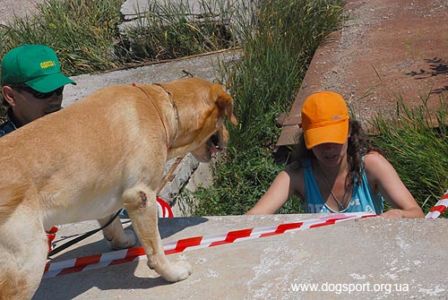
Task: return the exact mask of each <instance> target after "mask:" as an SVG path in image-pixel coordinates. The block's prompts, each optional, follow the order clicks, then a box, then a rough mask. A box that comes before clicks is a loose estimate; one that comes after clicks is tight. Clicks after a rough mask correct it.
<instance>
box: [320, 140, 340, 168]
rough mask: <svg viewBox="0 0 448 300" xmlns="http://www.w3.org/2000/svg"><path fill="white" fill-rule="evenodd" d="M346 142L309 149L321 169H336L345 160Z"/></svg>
mask: <svg viewBox="0 0 448 300" xmlns="http://www.w3.org/2000/svg"><path fill="white" fill-rule="evenodd" d="M347 148H348V142H345V144H336V143H325V144H320V145H317V146H315V147H313V148H312V149H311V151H313V153H314V156H315V157H316V158H317V160H318V161H319V164H320V165H321V166H323V167H337V166H339V165H340V164H341V162H342V161H343V160H344V159H346V158H347Z"/></svg>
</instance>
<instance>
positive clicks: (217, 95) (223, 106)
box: [212, 84, 238, 126]
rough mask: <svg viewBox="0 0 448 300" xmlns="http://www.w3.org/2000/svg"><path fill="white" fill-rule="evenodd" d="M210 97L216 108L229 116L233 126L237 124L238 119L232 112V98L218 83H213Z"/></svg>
mask: <svg viewBox="0 0 448 300" xmlns="http://www.w3.org/2000/svg"><path fill="white" fill-rule="evenodd" d="M212 97H213V98H212V99H214V100H215V103H216V105H217V106H218V108H219V109H220V110H222V111H223V112H224V113H225V115H226V116H227V118H229V121H230V123H232V124H233V125H234V126H236V125H238V120H237V119H236V117H235V115H234V114H233V98H232V97H231V96H230V95H229V94H227V93H226V92H225V91H224V89H223V88H222V86H221V85H220V84H213V86H212Z"/></svg>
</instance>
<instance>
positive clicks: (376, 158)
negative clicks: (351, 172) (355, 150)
mask: <svg viewBox="0 0 448 300" xmlns="http://www.w3.org/2000/svg"><path fill="white" fill-rule="evenodd" d="M364 163H365V168H366V173H367V177H368V178H369V183H370V184H371V187H372V188H374V189H376V191H378V190H379V191H380V193H381V194H382V195H383V196H384V197H385V199H386V200H388V201H389V202H390V203H391V205H392V206H393V207H394V208H395V209H390V210H388V211H387V212H385V213H383V214H382V216H384V217H390V218H422V217H424V214H423V211H422V209H421V208H420V206H419V205H418V204H417V202H416V201H415V199H414V197H413V196H412V195H411V193H410V192H409V190H408V189H407V188H406V186H405V185H404V183H403V181H401V179H400V177H399V176H398V174H397V172H396V171H395V169H394V167H393V166H392V165H391V164H390V163H389V161H387V159H385V158H384V157H383V156H382V155H381V154H379V153H378V152H371V153H369V154H367V155H366V156H365V159H364Z"/></svg>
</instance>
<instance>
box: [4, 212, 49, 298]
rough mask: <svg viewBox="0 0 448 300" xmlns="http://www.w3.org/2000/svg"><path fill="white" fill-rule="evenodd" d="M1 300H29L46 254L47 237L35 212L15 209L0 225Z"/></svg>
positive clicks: (36, 286)
mask: <svg viewBox="0 0 448 300" xmlns="http://www.w3.org/2000/svg"><path fill="white" fill-rule="evenodd" d="M0 253H1V256H0V299H31V297H32V296H33V294H34V292H35V291H36V290H37V288H38V287H39V283H40V280H41V278H42V274H43V272H44V269H45V262H46V259H47V253H48V243H47V236H46V235H45V232H44V229H43V225H42V223H41V222H40V218H39V217H37V216H36V213H35V210H32V209H30V208H25V209H23V208H18V209H17V210H16V211H15V212H14V218H10V219H9V220H8V221H7V222H5V223H4V224H2V225H1V226H0Z"/></svg>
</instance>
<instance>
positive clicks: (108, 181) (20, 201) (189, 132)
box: [0, 78, 237, 299]
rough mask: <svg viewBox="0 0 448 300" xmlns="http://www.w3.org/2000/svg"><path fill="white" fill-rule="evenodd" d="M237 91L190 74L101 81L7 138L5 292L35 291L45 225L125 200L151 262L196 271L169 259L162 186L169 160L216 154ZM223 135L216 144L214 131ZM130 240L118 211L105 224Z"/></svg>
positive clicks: (184, 273)
mask: <svg viewBox="0 0 448 300" xmlns="http://www.w3.org/2000/svg"><path fill="white" fill-rule="evenodd" d="M225 117H227V118H229V119H230V121H231V122H232V123H233V124H236V122H237V121H236V118H235V116H234V115H233V100H232V98H231V97H230V96H229V95H228V94H227V93H226V92H224V90H223V88H222V86H221V85H219V84H212V83H210V82H208V81H205V80H202V79H198V78H190V79H180V80H177V81H173V82H170V83H166V84H156V85H121V86H113V87H109V88H105V89H102V90H99V91H97V92H95V93H93V94H92V95H90V96H89V97H87V98H85V99H83V100H81V101H79V102H77V103H75V104H73V105H72V106H70V107H68V108H66V109H64V110H62V111H60V112H57V113H54V114H51V115H48V116H46V117H44V118H41V119H39V120H36V121H35V122H33V123H30V124H29V125H26V126H25V127H23V128H21V129H19V130H17V131H16V132H13V133H11V134H9V135H7V136H5V137H3V138H1V139H0V299H27V298H31V297H32V295H33V294H34V292H35V290H36V289H37V287H38V286H39V282H40V280H41V276H42V273H43V271H44V267H45V263H46V256H47V251H48V247H47V240H46V235H45V229H48V228H50V227H51V226H52V225H54V224H65V223H72V222H78V221H82V220H91V219H98V220H100V223H102V224H104V223H105V222H107V220H109V218H110V216H111V215H113V214H114V213H115V212H116V211H117V210H118V209H120V208H121V207H124V208H126V209H127V211H128V213H129V216H130V218H131V219H132V223H133V227H134V229H135V231H136V233H137V236H138V237H139V240H140V242H141V244H142V245H143V247H144V249H145V251H146V253H147V256H148V266H149V267H150V268H153V269H154V270H155V271H157V272H158V273H159V274H160V275H161V276H163V278H165V279H166V280H168V281H171V282H174V281H178V280H183V279H185V278H187V277H188V276H189V275H190V274H191V267H190V265H189V264H188V263H186V262H177V263H172V262H169V261H168V260H167V258H166V257H165V255H164V252H163V248H162V245H161V239H160V235H159V231H158V227H157V208H156V200H155V199H156V190H157V188H158V186H159V183H160V181H161V179H162V175H163V168H164V165H165V163H166V161H167V160H168V159H170V158H173V157H175V156H179V155H183V154H185V153H187V152H192V153H193V155H194V156H195V157H196V158H197V159H198V160H200V161H208V160H210V157H211V154H210V148H216V147H217V146H219V147H221V148H222V147H224V146H225V144H226V142H227V139H228V134H227V131H226V129H225V127H224V119H225ZM216 135H217V137H218V138H219V145H214V144H213V143H212V142H211V140H214V141H216V140H217V139H215V138H214V137H216ZM103 233H104V235H105V237H106V238H107V239H108V240H109V241H110V242H111V244H112V247H114V248H124V247H130V246H132V245H133V244H134V243H135V237H134V236H128V235H126V234H125V233H124V230H123V228H122V226H121V223H120V221H119V219H115V220H114V222H113V223H112V224H111V225H109V226H108V227H107V228H105V229H104V231H103Z"/></svg>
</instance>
